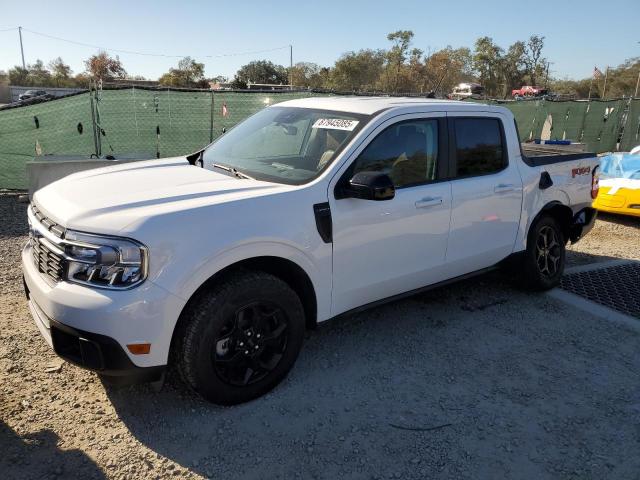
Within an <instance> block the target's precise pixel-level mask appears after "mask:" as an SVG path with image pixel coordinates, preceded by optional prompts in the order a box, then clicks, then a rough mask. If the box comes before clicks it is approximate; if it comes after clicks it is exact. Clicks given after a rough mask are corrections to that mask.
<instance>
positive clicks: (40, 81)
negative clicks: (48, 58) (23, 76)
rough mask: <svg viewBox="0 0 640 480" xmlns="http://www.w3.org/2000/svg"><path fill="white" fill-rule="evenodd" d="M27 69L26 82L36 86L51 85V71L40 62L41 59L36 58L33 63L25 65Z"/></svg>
mask: <svg viewBox="0 0 640 480" xmlns="http://www.w3.org/2000/svg"><path fill="white" fill-rule="evenodd" d="M27 70H29V77H28V82H29V84H30V85H34V86H36V87H48V86H50V85H51V73H49V70H47V69H46V68H45V66H44V63H42V60H36V61H35V63H32V64H31V65H27Z"/></svg>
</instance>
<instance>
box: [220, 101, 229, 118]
mask: <svg viewBox="0 0 640 480" xmlns="http://www.w3.org/2000/svg"><path fill="white" fill-rule="evenodd" d="M227 115H229V110H227V104H226V103H223V104H222V116H223V117H226V116H227Z"/></svg>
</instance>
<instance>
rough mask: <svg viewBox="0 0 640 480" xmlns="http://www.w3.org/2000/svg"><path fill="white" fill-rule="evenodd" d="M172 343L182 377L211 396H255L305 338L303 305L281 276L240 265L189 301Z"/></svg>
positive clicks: (221, 400) (284, 368) (231, 399)
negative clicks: (240, 266) (177, 336)
mask: <svg viewBox="0 0 640 480" xmlns="http://www.w3.org/2000/svg"><path fill="white" fill-rule="evenodd" d="M185 315H186V316H185V318H183V323H182V325H183V327H182V329H181V332H180V333H179V338H178V343H177V352H176V353H177V356H176V360H177V363H178V369H179V371H180V373H181V376H182V378H183V380H184V381H185V382H186V383H187V384H188V385H189V386H191V387H192V388H193V389H194V390H195V391H196V392H198V393H199V394H200V395H202V396H203V397H204V398H206V399H207V400H210V401H211V402H214V403H217V404H221V405H234V404H238V403H243V402H247V401H249V400H252V399H254V398H257V397H259V396H261V395H263V394H265V393H267V392H268V391H269V390H271V389H272V388H274V387H275V386H276V385H277V384H278V383H280V382H281V381H282V380H283V379H284V378H285V377H286V375H287V373H288V372H289V370H291V368H292V367H293V364H294V363H295V361H296V359H297V357H298V354H299V352H300V348H301V347H302V341H303V339H304V331H305V319H304V309H303V307H302V303H301V302H300V299H299V298H298V296H297V295H296V293H295V292H294V291H293V290H292V289H291V287H289V285H287V284H286V283H285V282H284V281H282V280H281V279H279V278H278V277H275V276H273V275H270V274H268V273H264V272H250V271H241V272H238V273H235V274H233V275H232V276H230V277H229V278H228V279H227V280H226V281H224V282H223V283H221V284H219V285H216V286H215V287H213V288H212V289H211V290H210V291H208V292H206V293H204V294H203V295H201V296H200V297H199V298H198V299H197V300H195V301H194V302H193V304H192V305H190V306H189V307H188V310H187V311H186V312H185Z"/></svg>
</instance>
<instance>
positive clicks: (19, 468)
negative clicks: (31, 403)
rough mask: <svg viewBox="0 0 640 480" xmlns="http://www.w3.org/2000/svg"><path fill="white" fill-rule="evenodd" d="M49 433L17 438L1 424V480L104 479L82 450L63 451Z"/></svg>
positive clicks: (42, 431)
mask: <svg viewBox="0 0 640 480" xmlns="http://www.w3.org/2000/svg"><path fill="white" fill-rule="evenodd" d="M58 441H59V437H58V435H56V433H55V432H53V431H52V430H48V429H46V430H40V431H39V432H35V433H30V434H28V435H24V436H21V435H18V434H17V433H16V432H15V431H13V430H12V429H11V428H10V427H9V426H8V425H7V424H5V423H4V422H2V421H0V452H2V453H0V471H1V472H2V473H1V474H0V476H1V477H2V478H7V479H8V478H56V477H59V478H83V479H85V478H93V479H101V478H106V476H105V475H104V473H103V471H102V470H101V469H100V467H98V465H97V464H96V463H95V462H94V461H93V460H92V459H91V458H89V457H88V456H87V455H86V454H85V453H84V452H83V451H82V450H62V449H61V448H59V447H58Z"/></svg>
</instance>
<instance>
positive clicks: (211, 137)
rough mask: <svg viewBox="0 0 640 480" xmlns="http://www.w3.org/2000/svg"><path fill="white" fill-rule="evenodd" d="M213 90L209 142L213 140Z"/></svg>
mask: <svg viewBox="0 0 640 480" xmlns="http://www.w3.org/2000/svg"><path fill="white" fill-rule="evenodd" d="M213 109H214V102H213V90H211V117H210V119H209V143H211V142H213Z"/></svg>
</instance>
